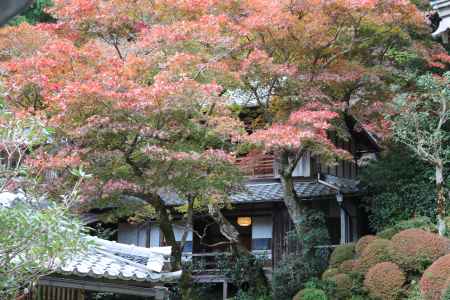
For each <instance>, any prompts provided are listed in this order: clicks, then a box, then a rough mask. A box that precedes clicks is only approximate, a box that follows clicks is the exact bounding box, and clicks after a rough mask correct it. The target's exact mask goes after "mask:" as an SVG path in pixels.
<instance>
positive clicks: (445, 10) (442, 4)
mask: <svg viewBox="0 0 450 300" xmlns="http://www.w3.org/2000/svg"><path fill="white" fill-rule="evenodd" d="M430 4H431V7H432V8H433V9H434V10H436V11H437V13H438V15H439V18H440V19H441V21H440V22H439V27H438V29H436V31H435V32H433V33H432V36H433V37H434V38H437V37H441V38H442V42H443V43H444V44H448V31H449V29H450V0H431V1H430Z"/></svg>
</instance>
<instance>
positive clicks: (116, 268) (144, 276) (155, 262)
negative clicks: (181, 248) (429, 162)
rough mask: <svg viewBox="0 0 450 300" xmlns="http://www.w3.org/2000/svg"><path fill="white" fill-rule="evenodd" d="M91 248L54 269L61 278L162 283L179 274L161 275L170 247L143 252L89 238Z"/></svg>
mask: <svg viewBox="0 0 450 300" xmlns="http://www.w3.org/2000/svg"><path fill="white" fill-rule="evenodd" d="M90 239H92V241H93V242H94V245H93V246H92V247H90V249H89V250H87V252H86V253H83V254H81V255H79V256H76V257H74V258H73V259H71V260H69V261H68V262H66V263H65V264H63V265H60V266H58V267H57V268H56V269H55V272H56V273H59V274H62V275H76V276H82V277H92V278H103V279H120V280H134V281H147V282H163V281H170V280H174V279H177V278H179V277H180V276H181V272H164V271H163V267H164V263H165V261H166V258H167V257H168V256H169V255H170V252H171V249H170V247H158V248H143V247H137V246H133V245H125V244H119V243H116V242H111V241H106V240H103V239H99V238H90Z"/></svg>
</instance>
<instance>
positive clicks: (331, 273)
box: [322, 268, 339, 280]
mask: <svg viewBox="0 0 450 300" xmlns="http://www.w3.org/2000/svg"><path fill="white" fill-rule="evenodd" d="M338 273H339V270H338V268H329V269H327V270H326V271H325V272H323V274H322V280H327V279H330V278H331V277H333V276H334V275H336V274H338Z"/></svg>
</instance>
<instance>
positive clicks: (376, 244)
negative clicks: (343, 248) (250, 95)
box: [354, 239, 392, 274]
mask: <svg viewBox="0 0 450 300" xmlns="http://www.w3.org/2000/svg"><path fill="white" fill-rule="evenodd" d="M391 260H392V242H391V241H389V240H385V239H375V240H373V241H372V242H371V243H370V244H369V245H368V246H367V247H366V249H364V251H363V253H362V254H361V257H360V258H359V259H358V260H357V262H356V263H355V267H354V271H355V272H357V273H362V274H365V273H366V272H367V271H368V270H369V269H370V268H371V267H373V266H375V265H376V264H378V263H381V262H386V261H391Z"/></svg>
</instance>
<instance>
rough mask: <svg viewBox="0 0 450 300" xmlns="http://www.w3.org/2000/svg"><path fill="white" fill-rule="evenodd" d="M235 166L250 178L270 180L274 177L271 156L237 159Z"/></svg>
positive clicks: (272, 158)
mask: <svg viewBox="0 0 450 300" xmlns="http://www.w3.org/2000/svg"><path fill="white" fill-rule="evenodd" d="M236 165H237V166H238V167H239V168H240V169H241V170H242V172H243V173H244V175H245V176H248V177H251V178H272V177H275V176H276V172H275V169H274V157H273V155H263V156H258V157H255V158H249V157H242V158H238V159H237V160H236Z"/></svg>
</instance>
